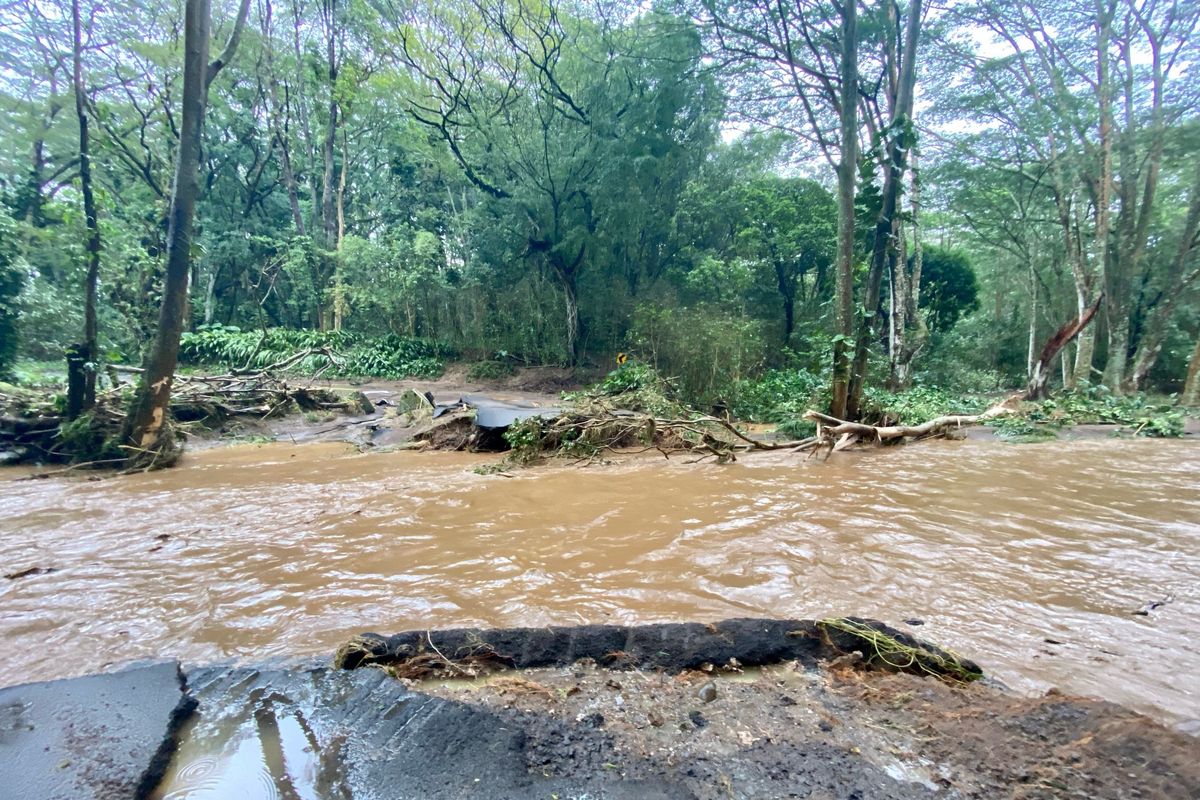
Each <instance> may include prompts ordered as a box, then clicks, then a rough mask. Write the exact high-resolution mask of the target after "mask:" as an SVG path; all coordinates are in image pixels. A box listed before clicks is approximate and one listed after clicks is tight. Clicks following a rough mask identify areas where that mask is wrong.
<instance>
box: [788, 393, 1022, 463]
mask: <svg viewBox="0 0 1200 800" xmlns="http://www.w3.org/2000/svg"><path fill="white" fill-rule="evenodd" d="M1020 397H1021V396H1020V395H1013V396H1012V397H1009V398H1007V399H1006V400H1004V402H1002V403H998V404H996V405H994V406H992V407H991V408H989V409H988V410H987V411H984V412H983V413H982V414H954V415H949V416H944V417H935V418H933V419H931V420H928V421H926V422H922V423H921V424H920V425H867V424H865V423H862V422H849V421H847V420H844V419H838V418H837V417H831V416H830V415H828V414H823V413H821V412H820V411H807V412H805V414H804V418H805V419H807V420H812V421H813V422H816V423H817V435H816V436H815V437H814V438H813V440H812V441H811V443H805V444H802V445H801V446H800V449H818V448H820V447H828V448H830V452H836V451H838V450H844V449H845V448H847V447H850V446H851V445H853V444H856V443H858V442H865V441H870V442H877V443H879V444H886V443H887V442H894V441H900V440H904V439H928V438H933V437H938V436H945V435H947V434H948V433H949V432H950V431H953V430H958V429H961V428H967V427H970V426H972V425H978V424H979V423H981V422H986V421H988V420H990V419H996V418H998V417H1003V416H1007V415H1008V414H1011V413H1013V411H1014V410H1015V408H1014V406H1015V404H1016V402H1017V401H1019V400H1020Z"/></svg>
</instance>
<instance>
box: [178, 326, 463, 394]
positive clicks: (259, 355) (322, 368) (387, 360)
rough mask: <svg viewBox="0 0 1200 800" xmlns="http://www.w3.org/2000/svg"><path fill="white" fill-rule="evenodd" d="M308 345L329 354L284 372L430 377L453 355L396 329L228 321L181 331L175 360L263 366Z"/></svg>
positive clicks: (309, 358)
mask: <svg viewBox="0 0 1200 800" xmlns="http://www.w3.org/2000/svg"><path fill="white" fill-rule="evenodd" d="M310 349H314V350H315V349H325V350H328V351H329V352H331V353H333V354H334V357H333V358H331V357H330V356H329V355H328V354H326V353H311V354H309V355H307V356H305V357H304V358H303V359H301V360H300V361H297V362H296V363H294V364H291V365H289V366H288V367H287V371H288V372H290V373H292V374H297V375H314V374H316V373H318V372H320V373H321V374H322V375H324V376H325V377H344V378H360V377H369V378H382V379H385V380H399V379H402V378H436V377H438V376H440V375H441V374H442V372H444V371H445V368H446V363H445V362H446V360H447V359H448V358H451V357H453V356H454V355H455V353H454V351H453V350H452V349H451V348H450V347H449V346H447V345H445V344H442V343H439V342H434V341H430V340H427V339H413V338H408V337H403V336H397V335H396V334H388V335H386V336H381V337H374V338H373V337H367V336H363V335H362V334H358V333H349V332H347V331H313V330H292V329H286V328H268V329H267V330H265V331H243V330H241V329H240V328H236V327H233V326H226V325H212V326H207V327H203V328H201V329H200V330H198V331H196V332H195V333H185V334H184V335H183V337H182V339H181V340H180V343H179V359H180V362H181V363H182V364H185V365H189V366H192V367H197V366H202V365H203V366H218V367H221V368H226V369H263V368H266V367H269V366H271V365H273V364H279V363H282V362H284V361H286V360H287V359H288V358H290V357H291V356H293V355H295V354H298V353H301V352H303V351H305V350H310Z"/></svg>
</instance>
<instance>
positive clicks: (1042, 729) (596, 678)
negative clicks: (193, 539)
mask: <svg viewBox="0 0 1200 800" xmlns="http://www.w3.org/2000/svg"><path fill="white" fill-rule="evenodd" d="M409 685H411V686H412V687H413V688H414V689H416V690H418V691H421V692H426V693H429V694H433V695H435V696H437V697H442V698H447V699H452V700H456V701H459V702H463V703H466V704H468V705H469V706H472V707H476V708H479V709H484V710H488V711H491V712H493V713H497V714H499V715H501V718H502V719H504V720H505V724H506V725H508V726H511V727H512V728H514V729H517V730H520V731H522V733H523V736H524V739H525V744H526V759H527V762H528V764H529V767H530V769H531V770H532V771H536V772H539V773H540V774H542V775H545V776H547V777H557V778H565V779H566V780H567V781H568V782H570V781H572V780H578V781H583V780H586V779H588V778H589V777H590V776H594V775H596V774H605V773H608V774H612V775H614V776H619V777H620V778H621V779H626V780H643V781H652V780H656V779H658V780H661V779H664V778H665V779H666V780H667V781H668V782H669V783H670V784H671V785H673V786H676V787H678V788H679V789H681V792H680V795H679V796H681V797H695V798H704V800H709V799H710V798H711V800H718V798H720V799H722V800H724V799H726V798H764V797H809V798H835V797H836V798H844V797H857V798H892V797H895V798H924V797H952V798H979V800H985V799H986V800H992V799H993V798H1014V799H1016V798H1020V799H1021V800H1032V799H1033V798H1046V800H1050V798H1055V799H1059V798H1080V799H1081V800H1082V799H1083V798H1113V800H1118V799H1120V800H1125V799H1126V798H1179V799H1180V800H1183V799H1184V798H1194V797H1196V796H1198V795H1200V761H1198V760H1197V759H1196V758H1195V754H1196V748H1197V745H1196V740H1195V739H1194V738H1192V737H1189V736H1186V735H1184V734H1181V733H1177V732H1173V731H1170V730H1168V729H1166V728H1163V727H1161V726H1159V725H1157V724H1156V723H1154V722H1152V721H1150V720H1149V719H1147V718H1145V717H1143V716H1140V715H1138V714H1136V713H1133V712H1131V711H1129V710H1127V709H1124V708H1121V707H1119V706H1116V705H1113V704H1111V703H1105V702H1101V701H1096V700H1086V699H1081V698H1071V697H1065V696H1062V695H1059V694H1050V695H1047V696H1043V697H1036V698H1021V697H1016V696H1014V695H1012V694H1011V693H1008V692H1005V691H1003V690H1000V689H997V688H995V687H991V686H985V685H980V684H971V685H970V686H969V687H965V688H960V687H954V686H950V685H947V684H945V683H943V682H941V681H937V680H935V679H932V678H921V677H917V676H914V675H909V674H894V675H887V674H881V673H862V672H858V671H856V670H854V669H849V668H838V667H834V668H832V669H808V668H805V667H804V666H802V665H801V664H799V663H795V662H793V663H787V664H780V665H776V666H772V667H766V668H763V669H761V670H747V671H746V672H745V673H743V674H715V675H714V674H711V673H706V672H702V671H690V672H683V673H680V674H676V675H671V674H666V673H661V672H643V671H632V672H621V673H614V672H611V671H609V670H605V669H597V668H595V667H587V666H582V667H574V668H569V669H541V670H528V671H524V672H521V673H508V674H503V675H499V676H494V677H493V678H491V679H489V680H486V681H462V680H458V681H445V682H437V681H423V682H416V683H410V684H409Z"/></svg>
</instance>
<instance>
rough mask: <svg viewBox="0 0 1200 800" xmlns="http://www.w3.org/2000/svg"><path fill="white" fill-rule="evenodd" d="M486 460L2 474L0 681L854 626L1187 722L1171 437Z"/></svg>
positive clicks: (1198, 664) (1194, 468)
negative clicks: (643, 632)
mask: <svg viewBox="0 0 1200 800" xmlns="http://www.w3.org/2000/svg"><path fill="white" fill-rule="evenodd" d="M493 460H495V457H494V456H490V457H483V456H479V457H477V456H469V455H463V454H446V453H431V454H414V453H391V454H366V455H359V454H357V453H356V452H354V451H353V450H351V449H349V448H347V447H345V446H342V445H326V444H320V445H305V446H299V447H297V446H286V445H263V446H236V447H229V448H222V449H216V450H210V451H206V452H201V453H196V454H193V455H189V456H188V457H187V458H186V459H185V461H184V462H183V465H182V466H181V467H179V468H176V469H173V470H167V471H163V472H158V473H153V474H149V475H137V476H126V477H120V478H112V479H107V480H102V481H87V480H83V479H70V480H67V479H50V480H42V481H26V482H11V481H4V482H2V483H0V573H5V574H13V573H18V572H21V571H24V570H27V569H30V568H34V567H39V568H43V569H51V570H54V571H53V572H48V573H44V574H31V575H28V576H26V577H20V578H16V579H2V578H0V647H2V649H3V655H0V685H4V684H12V683H19V682H23V681H30V680H45V679H50V678H57V677H64V676H69V675H77V674H82V673H85V672H89V671H94V670H98V669H103V668H105V667H108V666H110V665H112V664H115V663H119V662H124V661H128V660H130V659H138V658H148V657H177V658H180V659H182V660H185V661H187V662H193V663H194V662H205V661H211V660H216V659H221V658H225V657H231V656H232V657H239V658H255V659H256V658H263V657H269V656H279V655H307V654H328V653H331V652H332V651H333V649H334V648H335V647H336V646H337V645H338V644H339V643H341V642H342V641H343V640H345V639H346V638H347V637H348V636H349V635H351V634H353V633H356V632H359V631H364V630H373V631H377V632H381V633H391V632H395V631H400V630H406V629H414V628H439V627H449V626H465V625H472V626H474V625H481V626H515V625H544V624H574V623H579V622H623V623H633V622H658V621H679V620H700V621H704V620H715V619H720V618H724V617H730V616H775V617H806V618H814V617H815V618H820V617H824V616H830V615H847V614H858V615H863V616H870V617H876V618H879V619H882V620H884V621H887V622H889V623H892V624H894V625H897V626H898V627H904V620H906V619H919V620H923V621H924V623H925V624H924V625H923V626H921V627H914V628H912V629H911V630H912V631H913V632H914V633H915V634H917V635H919V636H923V637H926V638H929V639H931V640H933V641H935V642H938V643H940V644H943V645H946V646H948V647H950V648H953V649H955V650H957V651H959V652H961V653H963V654H965V655H967V656H970V657H971V658H974V659H975V660H977V661H978V662H979V663H980V664H982V665H983V666H984V668H985V670H986V671H988V672H989V673H990V674H991V675H993V676H995V677H997V678H999V679H1001V680H1003V681H1004V682H1006V683H1008V684H1009V685H1010V686H1012V687H1013V688H1015V689H1017V690H1019V691H1028V692H1033V691H1041V690H1044V689H1046V688H1048V687H1050V686H1058V687H1060V688H1061V689H1063V690H1064V691H1067V692H1070V693H1079V694H1086V695H1095V696H1100V697H1104V698H1106V699H1110V700H1114V701H1116V702H1120V703H1123V704H1126V705H1129V706H1132V707H1134V708H1136V709H1138V710H1140V711H1143V712H1145V713H1148V714H1150V715H1151V716H1153V717H1155V718H1157V719H1161V720H1164V721H1166V722H1169V723H1179V722H1184V721H1186V720H1190V719H1195V718H1200V682H1198V681H1197V679H1196V675H1198V674H1200V635H1197V633H1196V627H1195V623H1194V621H1195V620H1196V619H1200V446H1197V445H1196V444H1195V443H1194V442H1162V441H1075V442H1050V443H1046V444H1031V445H1020V446H1014V445H1004V444H999V443H995V442H932V443H925V444H920V445H917V446H910V447H906V448H895V449H890V450H887V451H871V452H866V453H861V454H856V453H840V454H837V455H835V456H834V457H833V458H832V459H831V460H830V461H829V462H827V463H822V462H819V461H807V462H806V461H804V460H803V459H802V458H797V457H795V456H791V455H775V454H770V455H764V456H757V457H751V458H746V459H744V460H743V461H742V462H740V463H738V464H733V465H729V466H717V465H711V464H698V465H688V464H685V463H684V462H683V460H682V459H678V460H672V461H671V462H669V463H668V462H664V461H661V460H660V461H650V460H645V461H637V462H633V463H628V462H627V463H622V464H616V465H609V466H593V467H587V468H579V467H567V466H550V467H543V468H538V469H533V470H527V471H519V472H517V473H515V474H514V475H513V476H512V477H506V476H503V475H479V474H475V473H474V472H473V471H472V468H473V467H474V466H476V465H478V464H482V463H487V462H489V461H493ZM16 474H17V473H15V472H4V471H0V478H7V477H11V476H15V475H16ZM1167 596H1173V597H1174V599H1173V600H1172V601H1171V602H1169V603H1168V604H1167V605H1165V606H1163V607H1161V608H1158V609H1155V610H1153V611H1151V612H1150V613H1149V615H1148V616H1136V615H1133V614H1132V613H1131V612H1132V611H1135V610H1137V609H1138V608H1140V607H1141V606H1143V605H1144V604H1145V603H1147V601H1151V600H1157V599H1161V598H1164V597H1167Z"/></svg>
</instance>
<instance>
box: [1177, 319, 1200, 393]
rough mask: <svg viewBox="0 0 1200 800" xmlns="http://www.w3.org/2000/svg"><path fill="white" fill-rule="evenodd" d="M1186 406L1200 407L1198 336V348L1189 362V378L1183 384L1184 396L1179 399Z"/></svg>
mask: <svg viewBox="0 0 1200 800" xmlns="http://www.w3.org/2000/svg"><path fill="white" fill-rule="evenodd" d="M1179 402H1181V403H1182V404H1183V405H1185V406H1200V335H1197V336H1196V348H1195V349H1194V350H1192V360H1191V361H1190V362H1188V371H1187V378H1186V379H1185V380H1184V382H1183V394H1182V395H1181V396H1180V398H1179Z"/></svg>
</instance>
